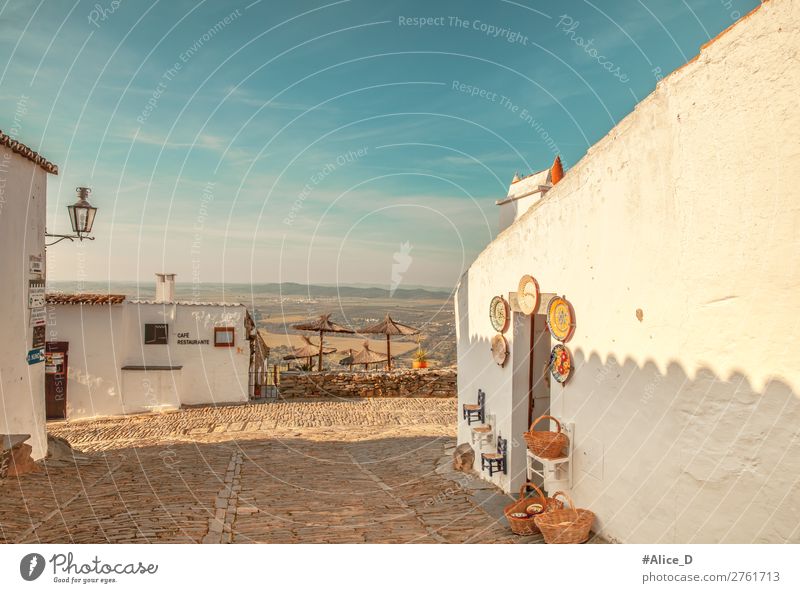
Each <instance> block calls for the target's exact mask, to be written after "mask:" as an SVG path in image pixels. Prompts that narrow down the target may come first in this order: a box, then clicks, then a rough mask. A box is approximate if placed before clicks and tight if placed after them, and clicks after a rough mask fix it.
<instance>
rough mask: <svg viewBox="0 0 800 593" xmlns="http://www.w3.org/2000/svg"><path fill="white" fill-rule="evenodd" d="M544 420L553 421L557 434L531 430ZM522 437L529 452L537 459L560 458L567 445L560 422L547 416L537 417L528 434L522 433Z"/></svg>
mask: <svg viewBox="0 0 800 593" xmlns="http://www.w3.org/2000/svg"><path fill="white" fill-rule="evenodd" d="M545 418H548V419H550V420H554V421H555V423H556V426H558V432H553V431H552V430H534V429H533V427H534V426H536V424H537V423H538V422H539V421H540V420H544V419H545ZM522 436H523V437H524V438H525V442H526V443H527V444H528V449H530V452H531V453H533V454H534V455H536V456H538V457H544V458H545V459H555V458H557V457H561V455H562V451H563V450H564V448H565V447H566V446H567V445H569V437H568V436H567V435H565V434H564V433H563V432H562V431H561V422H559V421H558V418H555V417H553V416H548V415H547V414H545V415H544V416H539V417H538V418H537V419H536V420H534V421H533V422H532V423H531V427H530V428H529V429H528V432H525V433H523V434H522Z"/></svg>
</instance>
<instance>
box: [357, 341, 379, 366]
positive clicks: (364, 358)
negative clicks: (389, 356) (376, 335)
mask: <svg viewBox="0 0 800 593" xmlns="http://www.w3.org/2000/svg"><path fill="white" fill-rule="evenodd" d="M385 360H386V355H384V354H381V353H379V352H373V351H372V350H370V349H369V342H368V341H367V340H364V349H363V350H359V351H358V352H356V353H355V354H353V364H363V365H364V368H365V369H367V368H369V365H371V364H377V363H379V362H384V361H385Z"/></svg>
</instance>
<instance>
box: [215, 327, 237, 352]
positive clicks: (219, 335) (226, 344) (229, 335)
mask: <svg viewBox="0 0 800 593" xmlns="http://www.w3.org/2000/svg"><path fill="white" fill-rule="evenodd" d="M234 341H235V338H234V330H233V328H232V327H215V328H214V346H219V347H220V348H231V347H233V345H234Z"/></svg>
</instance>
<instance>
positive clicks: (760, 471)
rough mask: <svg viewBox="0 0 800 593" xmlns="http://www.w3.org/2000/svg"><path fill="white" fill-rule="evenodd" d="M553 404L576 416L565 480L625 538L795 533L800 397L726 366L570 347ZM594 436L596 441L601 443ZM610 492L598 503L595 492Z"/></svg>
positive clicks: (798, 529) (799, 498)
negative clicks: (659, 361) (567, 378)
mask: <svg viewBox="0 0 800 593" xmlns="http://www.w3.org/2000/svg"><path fill="white" fill-rule="evenodd" d="M573 359H574V363H575V369H574V377H573V379H572V380H571V382H570V383H569V385H568V386H567V387H566V388H564V389H563V390H561V388H558V387H556V388H555V389H554V391H553V409H554V410H555V411H556V412H557V413H559V414H561V415H563V416H564V417H565V418H571V419H574V420H575V422H576V433H577V439H576V443H575V445H576V451H575V457H576V470H578V471H577V472H576V474H575V483H574V484H573V489H574V490H575V492H576V493H577V496H578V497H580V499H581V503H582V504H586V505H587V506H591V505H592V504H596V505H598V506H602V507H607V508H605V510H604V512H603V513H602V515H601V516H600V519H601V522H602V524H603V530H604V531H608V532H609V535H612V536H613V535H614V534H615V533H619V534H621V535H622V536H623V537H624V541H629V542H636V541H647V542H651V541H656V542H665V543H666V542H748V543H749V542H786V541H795V542H797V541H800V490H798V488H797V485H798V480H800V428H799V427H800V396H798V394H797V393H795V392H794V391H793V390H792V388H791V387H790V386H789V385H787V384H786V383H784V382H783V381H780V380H778V379H774V380H772V381H770V382H769V383H767V385H766V386H765V387H764V388H763V390H761V391H759V390H757V389H756V388H754V387H753V386H752V385H751V384H750V381H749V379H748V377H747V376H746V375H745V374H743V373H741V372H735V373H733V374H731V376H730V377H728V378H723V377H719V376H717V375H716V374H715V373H714V371H712V370H711V369H708V368H700V369H698V370H697V371H695V372H693V373H691V374H690V373H687V371H686V370H685V369H684V368H683V367H682V366H681V365H680V364H678V363H675V362H672V363H670V364H669V365H668V366H667V369H666V372H663V371H661V370H660V369H659V368H658V367H657V365H656V364H655V363H653V362H651V361H648V362H646V363H645V364H644V365H641V366H640V365H639V364H637V363H636V362H635V361H633V360H631V359H626V360H625V361H624V362H620V361H618V360H617V359H616V358H615V357H613V356H609V357H608V358H606V359H605V361H604V360H603V358H602V357H601V356H599V355H598V354H596V353H592V354H590V355H589V357H588V359H587V358H586V355H585V353H584V352H583V351H582V350H581V349H577V350H576V351H574V352H573ZM599 443H602V444H599ZM604 498H607V499H608V500H609V501H613V503H612V504H611V505H608V503H607V502H605V501H604V500H603V499H604Z"/></svg>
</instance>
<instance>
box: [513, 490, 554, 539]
mask: <svg viewBox="0 0 800 593" xmlns="http://www.w3.org/2000/svg"><path fill="white" fill-rule="evenodd" d="M527 487H531V488H533V489H534V490H535V491H536V493H537V494H538V496H525V489H526V488H527ZM534 503H539V504H540V505H542V509H543V510H542V513H549V512H550V511H555V510H557V509H563V508H564V503H563V502H561V501H560V500H556V499H555V498H547V497H546V496H545V495H544V493H543V492H542V491H541V490H539V488H538V487H537V486H536V484H534V483H532V482H526V483H525V484H523V485H522V487H521V488H520V489H519V500H517V501H516V502H512V503H511V504H509V505H507V506H506V507H505V508H504V509H503V514H504V515H505V516H506V519H507V520H508V524H509V526H510V527H511V531H513V532H514V533H516V534H517V535H535V534H537V533H539V528H538V527H536V523H535V522H534V520H533V519H534V517H538V516H539V515H530V516H528V517H526V518H522V517H512V516H511V515H512V514H513V513H524V512H525V509H527V508H528V507H529V506H530V505H532V504H534Z"/></svg>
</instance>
